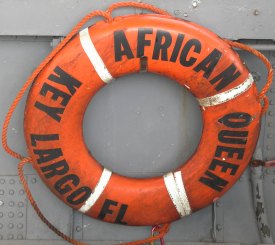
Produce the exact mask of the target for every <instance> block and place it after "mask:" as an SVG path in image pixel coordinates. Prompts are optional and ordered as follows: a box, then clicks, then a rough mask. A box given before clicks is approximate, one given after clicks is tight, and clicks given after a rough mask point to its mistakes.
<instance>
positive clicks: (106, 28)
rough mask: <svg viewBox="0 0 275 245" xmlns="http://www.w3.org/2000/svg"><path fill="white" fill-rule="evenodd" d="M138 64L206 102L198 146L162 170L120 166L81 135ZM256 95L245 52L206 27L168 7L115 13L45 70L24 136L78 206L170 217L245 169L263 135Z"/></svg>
mask: <svg viewBox="0 0 275 245" xmlns="http://www.w3.org/2000/svg"><path fill="white" fill-rule="evenodd" d="M140 70H145V71H148V72H152V73H157V74H160V75H164V76H167V77H169V78H171V79H173V80H176V81H177V82H178V83H179V84H181V85H183V86H185V87H186V88H187V89H188V90H189V91H190V92H191V93H192V94H193V95H194V96H195V97H196V98H197V99H198V101H199V103H200V105H201V111H202V118H203V133H202V137H201V141H200V143H199V145H198V147H197V150H196V152H195V153H194V154H193V156H192V157H191V158H190V159H189V160H188V161H187V162H186V163H184V164H182V166H181V167H179V168H178V169H176V170H174V171H173V172H170V173H168V174H166V175H164V176H163V177H154V178H147V179H136V178H128V177H124V176H121V175H118V174H115V173H112V172H111V171H110V170H107V169H105V168H104V167H103V166H102V165H100V164H99V163H98V162H97V161H96V160H95V159H94V158H93V156H91V155H90V153H89V151H88V149H87V147H86V145H85V142H84V140H83V132H82V121H83V116H84V113H85V110H86V107H87V105H88V104H89V102H90V100H91V98H92V97H93V96H94V94H95V93H96V92H97V91H98V90H99V89H100V88H102V87H103V86H104V85H105V84H106V83H108V82H110V81H111V80H112V79H113V78H118V77H121V76H124V75H126V74H130V73H134V72H139V71H140ZM257 93H258V92H257V89H256V86H255V84H254V83H253V79H252V76H251V74H250V73H249V71H248V70H247V68H246V67H245V65H244V64H243V62H242V61H241V60H240V58H239V56H238V54H237V53H236V52H234V51H233V50H232V49H231V47H230V46H229V45H228V44H227V43H226V42H224V41H223V40H222V39H220V38H219V37H218V36H216V35H215V34H214V33H212V32H210V31H208V30H206V29H205V28H202V27H200V26H198V25H196V24H194V23H190V22H187V21H183V20H179V19H176V18H174V17H168V16H162V15H154V14H153V15H149V14H146V15H130V16H124V17H117V18H115V19H114V20H113V21H112V22H110V23H107V22H104V21H101V22H99V23H97V24H95V25H93V26H91V27H89V28H86V29H84V30H82V31H81V32H80V33H79V34H78V35H76V36H75V37H74V38H73V39H72V40H71V41H70V42H69V43H68V44H67V45H66V46H65V47H64V48H63V49H62V50H61V51H60V52H59V53H58V54H57V55H56V56H55V57H54V58H53V59H52V60H51V61H50V62H49V64H48V65H47V66H46V67H45V68H44V69H43V70H42V72H41V73H40V74H39V75H38V77H37V79H36V81H35V83H33V86H32V88H31V90H30V92H29V95H28V99H27V104H26V108H25V119H24V130H25V139H26V142H27V146H28V152H29V155H30V156H31V158H32V161H33V163H34V164H33V165H34V167H35V169H36V170H37V172H38V173H39V175H40V177H41V178H42V179H43V181H44V182H45V183H46V184H47V185H48V186H49V187H50V189H51V190H52V191H53V192H54V193H55V194H56V195H57V196H58V197H59V198H60V199H61V200H63V201H64V202H65V203H66V204H68V205H70V206H71V207H73V208H74V209H77V210H80V211H81V212H83V213H85V214H87V215H89V216H91V217H94V218H98V219H100V220H104V221H107V222H112V223H120V224H128V225H152V224H162V223H166V222H170V221H174V220H176V219H178V218H180V217H182V216H185V215H189V214H191V212H194V211H196V210H199V209H201V208H203V207H205V206H207V205H209V204H210V203H212V202H213V200H215V199H216V198H219V197H220V196H221V195H222V194H224V193H225V192H226V191H227V190H228V189H229V188H230V187H231V186H232V185H233V184H234V183H235V182H236V180H237V179H238V178H239V177H240V175H241V174H242V172H243V171H244V170H245V168H246V166H247V164H248V163H249V161H250V159H251V157H252V154H253V151H254V148H255V145H256V142H257V139H258V135H259V128H260V114H261V109H262V107H261V104H260V103H259V101H258V100H257V99H256V95H257Z"/></svg>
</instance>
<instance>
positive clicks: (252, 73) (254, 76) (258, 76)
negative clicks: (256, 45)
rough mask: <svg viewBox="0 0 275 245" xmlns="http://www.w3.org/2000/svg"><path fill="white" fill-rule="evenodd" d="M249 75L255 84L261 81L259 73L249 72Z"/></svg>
mask: <svg viewBox="0 0 275 245" xmlns="http://www.w3.org/2000/svg"><path fill="white" fill-rule="evenodd" d="M251 75H252V76H253V79H254V81H255V82H259V81H260V80H261V73H259V72H256V71H253V72H251Z"/></svg>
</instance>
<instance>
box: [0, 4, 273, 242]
mask: <svg viewBox="0 0 275 245" xmlns="http://www.w3.org/2000/svg"><path fill="white" fill-rule="evenodd" d="M112 2H114V1H110V0H109V1H106V0H105V1H88V0H83V1H80V0H0V106H1V107H0V108H1V109H0V119H1V122H3V119H4V116H5V114H6V112H7V110H8V106H9V105H10V104H11V102H12V100H13V99H14V97H15V95H16V93H17V92H18V90H19V88H20V86H21V85H22V84H23V82H24V81H25V80H26V78H27V77H28V75H29V74H30V73H31V72H32V70H33V69H34V68H35V67H36V66H37V65H38V64H39V62H40V61H42V60H43V58H44V57H45V56H46V55H47V54H48V53H49V52H50V51H51V49H52V46H53V45H55V44H56V42H58V40H59V38H60V37H61V36H64V35H66V33H68V31H69V30H70V28H71V27H72V26H73V25H74V24H75V23H76V22H77V21H78V20H80V18H81V17H82V16H83V15H85V14H86V13H88V12H89V11H91V10H95V9H104V8H106V7H107V6H108V5H109V4H110V3H112ZM147 2H148V3H152V4H155V5H156V6H158V7H161V8H164V9H166V10H168V11H169V12H170V13H171V14H174V15H176V16H177V17H180V18H185V19H188V20H191V21H194V22H197V23H199V24H201V25H203V26H205V27H208V28H210V29H212V30H213V31H215V32H217V33H218V34H219V35H220V36H222V37H226V38H230V39H249V40H246V41H247V42H249V43H252V44H253V45H255V46H256V47H258V48H260V49H265V52H264V53H265V55H266V56H267V57H268V58H269V59H270V61H271V62H272V63H273V64H274V66H275V51H274V50H275V44H274V42H272V39H275V2H274V1H273V0H266V1H260V0H258V1H257V0H242V1H237V0H231V1H226V0H208V1H206V0H197V1H191V0H188V1H180V0H174V1H173V2H172V1H170V2H168V1H163V0H159V1H156V0H150V1H149V0H148V1H147ZM127 13H140V11H139V10H136V9H131V10H130V9H124V10H120V11H116V14H127ZM241 56H242V57H243V59H244V60H245V62H246V63H247V65H248V66H249V68H250V70H251V72H253V74H254V77H255V78H256V80H257V85H258V87H259V88H261V87H262V86H263V84H264V81H265V76H266V71H265V68H264V66H263V65H262V64H261V62H260V61H259V60H257V59H256V58H255V57H253V56H251V55H249V54H247V53H241ZM268 95H269V97H270V99H271V100H270V108H269V111H268V113H267V114H266V116H265V118H264V119H263V127H262V135H261V145H262V149H263V152H264V158H265V159H274V158H275V132H274V127H275V126H274V125H275V108H274V107H275V106H274V103H275V85H274V84H273V87H272V89H270V91H269V92H268ZM24 101H25V100H24ZM24 101H22V103H21V104H20V106H19V107H18V110H17V111H16V114H15V116H14V118H13V119H12V121H11V125H10V128H9V143H10V145H12V146H13V147H14V148H15V149H16V150H17V151H18V152H21V153H26V149H25V142H24V138H23V127H22V120H23V109H24ZM200 120H201V119H200V112H199V107H198V105H197V103H196V102H195V100H194V98H193V97H192V96H191V95H190V94H189V93H188V92H187V91H186V90H185V89H184V88H182V87H180V86H179V85H177V84H176V83H175V82H174V81H169V80H167V79H166V78H163V77H159V76H156V75H152V74H138V75H132V76H128V77H124V78H121V79H118V80H117V81H115V82H113V83H111V84H110V85H107V86H106V87H105V88H103V89H102V90H101V91H100V92H99V93H98V94H97V95H96V96H95V97H94V99H93V100H92V102H91V104H90V105H89V108H88V111H87V113H86V116H85V121H84V132H85V140H86V143H87V145H88V147H89V148H90V150H91V152H92V154H93V155H94V156H95V158H96V159H98V160H99V161H100V162H101V163H102V164H103V165H104V166H106V167H107V168H109V169H112V170H114V171H116V172H119V173H122V174H125V175H128V176H151V175H160V174H162V173H163V172H167V171H169V170H171V169H173V168H175V167H176V166H179V165H180V164H181V163H182V162H183V161H185V160H186V159H187V158H188V157H189V156H190V155H191V154H192V153H193V152H194V151H195V149H196V146H197V143H198V141H199V137H200V134H201V122H200ZM26 174H27V179H28V183H29V186H30V188H31V190H32V193H33V195H34V196H35V199H36V200H37V202H38V204H39V206H40V207H41V209H42V211H43V212H44V214H45V215H46V217H48V218H49V220H51V221H52V222H53V224H54V225H56V226H57V227H59V228H60V229H61V231H63V232H65V233H66V234H68V235H71V236H73V237H74V238H76V239H81V240H87V241H97V242H93V244H114V243H117V242H119V241H126V240H133V239H138V238H143V237H146V236H148V235H149V232H150V228H149V227H138V228H137V227H126V226H121V225H111V224H107V223H103V222H101V221H98V220H93V219H91V218H88V217H85V216H82V215H81V214H80V213H78V212H75V211H73V210H71V209H70V208H68V207H66V206H65V205H64V204H63V203H61V202H60V201H59V200H57V198H56V197H55V196H53V194H51V193H50V191H49V190H48V189H47V188H46V187H45V186H44V185H43V184H42V183H41V181H40V179H39V178H38V177H37V175H36V173H35V172H34V171H33V170H32V169H31V168H30V167H27V168H26ZM0 175H1V176H0V239H1V240H2V241H0V244H65V243H63V242H61V241H60V243H58V242H57V240H59V238H58V237H57V236H56V235H54V234H53V233H52V232H51V231H50V230H49V229H48V228H47V227H46V226H45V225H44V224H43V223H42V222H41V221H40V220H39V218H38V217H37V216H36V214H35V213H34V211H33V209H32V207H31V206H30V204H29V203H28V201H27V200H26V197H25V194H24V192H23V190H22V186H21V185H20V183H19V180H18V177H17V161H16V160H15V159H12V158H11V157H10V156H8V155H7V154H6V153H5V152H4V151H3V149H2V148H1V149H0ZM265 194H266V195H265V199H266V202H267V203H266V205H267V213H268V216H269V220H270V224H271V228H272V233H273V236H275V212H274V205H275V169H272V168H270V169H267V170H266V171H265ZM7 240H8V241H7ZM38 240H39V241H38ZM215 240H216V241H217V242H227V243H243V244H257V243H259V242H260V240H259V236H258V232H257V227H256V221H255V215H254V212H253V206H252V195H251V187H250V180H249V171H247V172H246V173H245V174H244V175H243V176H242V178H241V179H240V180H239V181H238V182H237V183H236V185H235V186H234V187H233V188H232V189H231V190H230V191H229V192H228V193H227V194H226V195H224V197H223V198H221V200H219V201H218V203H216V204H214V205H213V206H212V207H208V208H206V209H204V210H201V211H199V212H198V213H195V214H193V215H192V216H191V217H187V218H184V219H182V220H180V221H177V222H175V223H173V225H172V227H171V231H170V232H169V234H168V235H167V237H166V241H169V242H175V243H173V244H183V243H185V244H196V242H202V243H207V242H213V241H215ZM176 242H178V243H176Z"/></svg>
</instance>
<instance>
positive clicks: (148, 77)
mask: <svg viewBox="0 0 275 245" xmlns="http://www.w3.org/2000/svg"><path fill="white" fill-rule="evenodd" d="M201 133H202V120H201V112H200V109H199V105H198V103H197V102H196V99H195V98H194V97H193V96H192V95H191V93H189V92H188V91H187V90H186V89H185V88H184V87H182V86H180V85H179V84H178V83H177V82H175V81H172V80H169V79H168V78H165V77H161V76H158V75H155V74H149V73H139V74H134V75H130V76H124V77H122V78H119V79H117V80H114V81H112V82H111V83H110V84H108V85H106V86H105V87H103V88H102V89H101V90H100V91H99V92H98V93H97V94H96V95H95V96H94V98H93V99H92V101H91V102H90V104H89V106H88V108H87V110H86V113H85V118H84V125H83V134H84V138H85V143H86V145H87V147H88V149H89V150H90V152H91V154H92V155H93V157H94V158H95V159H96V160H97V161H98V162H99V163H100V164H101V165H102V166H104V167H105V168H107V169H109V170H111V171H113V172H115V173H118V174H121V175H124V176H129V177H149V176H160V175H163V174H164V173H167V172H169V171H173V170H174V169H176V168H177V167H179V166H180V165H182V164H184V162H186V160H187V159H188V158H189V157H190V156H191V155H192V154H193V153H194V152H195V150H196V148H197V145H198V143H199V140H200V137H201Z"/></svg>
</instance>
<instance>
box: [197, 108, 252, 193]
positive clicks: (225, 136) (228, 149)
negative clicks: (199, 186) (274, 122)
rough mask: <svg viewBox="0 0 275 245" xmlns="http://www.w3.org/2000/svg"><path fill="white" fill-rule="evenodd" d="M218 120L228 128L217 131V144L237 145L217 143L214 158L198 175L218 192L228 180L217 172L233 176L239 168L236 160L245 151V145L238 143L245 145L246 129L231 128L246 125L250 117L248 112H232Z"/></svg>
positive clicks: (241, 157) (239, 158)
mask: <svg viewBox="0 0 275 245" xmlns="http://www.w3.org/2000/svg"><path fill="white" fill-rule="evenodd" d="M218 121H219V122H220V123H222V124H223V125H225V126H226V127H228V128H229V129H228V130H227V129H226V130H221V131H220V132H219V133H218V140H219V144H229V145H237V146H234V147H232V146H228V145H217V147H216V151H215V158H213V160H212V161H211V163H210V165H209V167H208V169H207V170H206V171H205V173H204V175H203V176H202V177H200V179H199V181H200V182H201V183H203V184H204V185H207V186H208V187H210V188H212V189H213V190H215V191H218V192H220V191H222V190H223V189H224V188H225V187H226V185H227V184H228V181H227V180H226V179H224V178H221V177H220V176H219V175H218V172H222V173H226V174H229V175H231V176H234V175H235V174H236V173H237V171H238V168H239V164H238V161H240V160H242V159H243V156H244V153H245V147H240V146H239V145H242V146H245V145H246V143H247V137H248V131H246V130H233V129H240V128H244V127H246V126H248V125H249V124H250V123H251V121H252V117H251V115H249V114H248V113H243V112H234V113H230V114H227V115H225V116H223V117H222V118H221V119H219V120H218ZM218 158H220V159H218ZM225 159H232V160H233V161H234V163H232V162H229V161H225Z"/></svg>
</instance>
